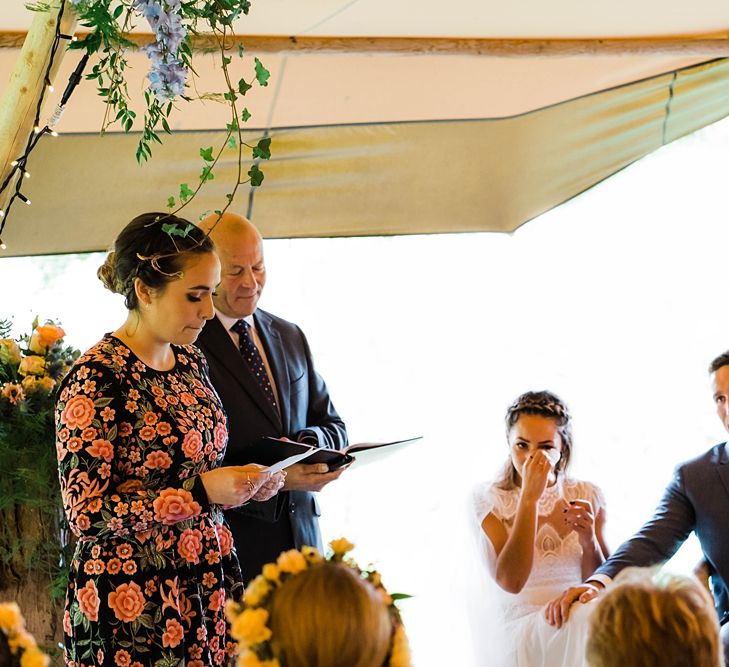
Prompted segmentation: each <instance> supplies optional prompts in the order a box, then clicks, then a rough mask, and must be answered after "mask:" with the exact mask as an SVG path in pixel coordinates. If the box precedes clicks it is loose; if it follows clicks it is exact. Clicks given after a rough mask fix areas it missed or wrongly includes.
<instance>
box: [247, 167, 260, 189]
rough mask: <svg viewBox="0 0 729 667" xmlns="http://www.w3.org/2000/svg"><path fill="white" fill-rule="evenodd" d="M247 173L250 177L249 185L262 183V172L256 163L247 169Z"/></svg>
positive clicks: (255, 185)
mask: <svg viewBox="0 0 729 667" xmlns="http://www.w3.org/2000/svg"><path fill="white" fill-rule="evenodd" d="M248 175H249V176H250V177H251V185H252V186H253V187H258V186H259V185H260V184H261V183H263V172H262V171H261V170H260V169H259V168H258V165H257V164H254V165H253V166H252V167H251V168H250V169H249V170H248Z"/></svg>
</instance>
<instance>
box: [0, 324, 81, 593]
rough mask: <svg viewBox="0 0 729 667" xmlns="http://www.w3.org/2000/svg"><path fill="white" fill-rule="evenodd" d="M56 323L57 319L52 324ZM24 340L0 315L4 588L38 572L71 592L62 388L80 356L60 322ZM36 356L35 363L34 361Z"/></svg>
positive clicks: (53, 589)
mask: <svg viewBox="0 0 729 667" xmlns="http://www.w3.org/2000/svg"><path fill="white" fill-rule="evenodd" d="M48 325H50V326H48ZM36 326H37V319H36V322H34V326H33V328H34V332H33V334H32V335H31V336H24V337H21V338H20V339H18V340H13V339H11V338H6V336H8V334H9V333H10V323H9V322H8V321H7V320H4V321H2V322H0V336H2V338H0V470H2V471H3V472H2V475H0V588H5V587H7V586H8V585H10V584H12V583H13V582H14V581H18V580H22V579H26V580H27V579H28V578H31V577H33V578H38V577H41V578H42V580H43V581H47V582H48V584H49V589H50V593H51V595H52V596H55V597H60V596H62V595H63V593H64V592H65V587H66V580H67V576H66V568H65V563H67V562H68V557H69V553H68V548H67V547H66V548H64V547H63V546H62V544H63V542H64V540H63V539H62V532H63V531H64V530H65V521H64V519H63V511H62V506H61V498H60V486H59V483H58V470H57V462H56V448H55V425H54V416H53V409H54V388H55V387H56V386H57V384H58V382H59V381H60V380H61V378H62V377H63V376H64V375H65V374H66V373H67V372H68V369H69V368H70V366H71V364H72V363H73V361H74V360H75V359H76V358H77V357H78V355H79V353H78V350H73V349H72V348H70V347H67V346H64V345H63V330H62V329H60V328H59V327H57V326H56V325H54V324H53V323H52V322H49V323H47V325H44V327H42V331H43V336H44V337H42V336H40V335H39V330H38V329H37V328H36ZM29 362H33V363H29Z"/></svg>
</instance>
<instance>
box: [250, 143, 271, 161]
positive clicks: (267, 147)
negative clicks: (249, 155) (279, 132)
mask: <svg viewBox="0 0 729 667" xmlns="http://www.w3.org/2000/svg"><path fill="white" fill-rule="evenodd" d="M253 157H254V158H261V159H262V160H268V158H270V157H271V137H265V138H264V139H261V140H260V141H259V142H258V144H257V145H256V146H254V147H253Z"/></svg>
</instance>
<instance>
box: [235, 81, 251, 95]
mask: <svg viewBox="0 0 729 667" xmlns="http://www.w3.org/2000/svg"><path fill="white" fill-rule="evenodd" d="M251 88H253V84H250V83H248V82H247V81H246V80H245V79H241V80H240V81H238V92H239V93H240V94H241V95H245V94H246V93H247V92H248V91H249V90H250V89H251Z"/></svg>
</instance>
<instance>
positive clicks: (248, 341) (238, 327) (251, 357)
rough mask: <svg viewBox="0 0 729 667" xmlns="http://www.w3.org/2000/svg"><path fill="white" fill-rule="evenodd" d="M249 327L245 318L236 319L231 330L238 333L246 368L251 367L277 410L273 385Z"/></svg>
mask: <svg viewBox="0 0 729 667" xmlns="http://www.w3.org/2000/svg"><path fill="white" fill-rule="evenodd" d="M250 329H251V327H250V324H248V322H246V321H245V320H238V321H237V322H236V323H235V324H234V325H233V326H232V327H231V331H235V332H236V333H237V334H238V348H239V349H240V353H241V356H242V357H243V359H245V362H246V363H247V364H248V368H250V369H251V372H252V373H253V376H254V377H255V378H256V381H257V382H258V384H259V386H260V387H261V389H263V393H264V394H266V398H267V399H268V400H269V401H271V404H272V405H273V407H274V408H276V409H277V410H278V406H277V405H276V395H275V394H274V393H273V387H272V386H271V382H270V380H269V379H268V373H267V372H266V367H265V366H264V365H263V359H262V358H261V354H260V352H259V351H258V348H257V347H256V344H255V343H254V342H253V338H252V337H251V331H250Z"/></svg>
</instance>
